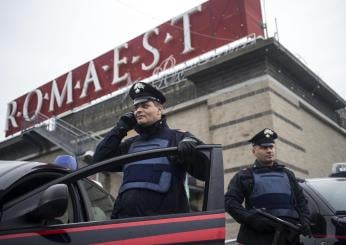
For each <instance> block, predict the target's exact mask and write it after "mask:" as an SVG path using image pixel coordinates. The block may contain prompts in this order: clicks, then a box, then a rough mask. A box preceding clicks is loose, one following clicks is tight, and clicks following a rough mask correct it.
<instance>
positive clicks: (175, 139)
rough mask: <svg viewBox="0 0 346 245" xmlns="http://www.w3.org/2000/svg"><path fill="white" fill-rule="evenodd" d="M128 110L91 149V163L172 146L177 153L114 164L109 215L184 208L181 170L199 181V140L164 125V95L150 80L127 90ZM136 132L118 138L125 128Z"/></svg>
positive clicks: (201, 176) (202, 161) (201, 170)
mask: <svg viewBox="0 0 346 245" xmlns="http://www.w3.org/2000/svg"><path fill="white" fill-rule="evenodd" d="M129 95H130V97H131V98H132V99H133V106H134V111H133V112H129V113H126V114H124V115H123V116H121V117H120V119H119V121H118V122H117V124H116V126H115V127H114V128H113V129H112V130H111V131H110V132H109V133H108V134H107V135H106V136H105V137H104V139H103V140H102V141H101V142H100V143H99V145H98V146H97V148H96V151H95V154H94V159H93V162H99V161H101V160H104V159H107V158H111V157H115V156H119V155H122V154H127V153H134V152H139V151H145V150H150V149H157V148H166V147H172V146H177V147H178V152H179V157H177V158H168V157H161V158H154V159H148V160H141V161H136V162H131V163H128V164H126V165H125V166H124V167H123V168H119V167H117V166H114V169H113V170H114V171H123V172H124V177H123V182H122V185H121V187H120V189H119V194H118V197H117V200H116V202H115V204H114V208H113V213H112V218H113V219H116V218H127V217H138V216H148V215H159V214H173V213H183V212H189V211H190V208H189V202H188V199H187V194H186V191H185V188H184V181H185V178H186V173H187V172H188V173H190V174H191V175H192V176H194V177H196V178H199V179H201V180H203V179H204V178H205V176H204V175H205V167H206V162H205V161H206V160H205V159H204V158H203V156H202V154H199V153H198V151H197V150H196V146H197V145H199V144H202V141H201V140H199V139H197V138H196V137H195V136H193V135H192V134H191V133H189V132H184V131H181V130H174V129H170V128H169V127H168V125H167V123H166V118H165V116H164V115H163V104H164V103H165V101H166V98H165V96H164V95H163V94H162V93H161V92H160V91H159V90H157V89H156V88H154V87H153V86H151V85H150V84H147V83H143V82H137V83H135V84H134V85H133V86H132V87H131V89H130V92H129ZM132 129H134V130H135V131H136V132H137V133H138V135H136V136H134V137H131V138H128V139H126V140H124V141H122V139H123V138H124V137H125V136H126V135H127V132H128V131H129V130H132Z"/></svg>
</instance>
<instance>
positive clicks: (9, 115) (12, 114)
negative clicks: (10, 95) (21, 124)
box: [5, 101, 18, 131]
mask: <svg viewBox="0 0 346 245" xmlns="http://www.w3.org/2000/svg"><path fill="white" fill-rule="evenodd" d="M11 108H12V111H11ZM16 112H17V102H16V101H12V102H10V103H8V104H7V119H6V124H5V131H7V130H8V127H9V126H8V122H9V121H10V122H11V126H12V127H14V128H16V127H18V124H17V122H16V119H15V118H14V117H15V116H16Z"/></svg>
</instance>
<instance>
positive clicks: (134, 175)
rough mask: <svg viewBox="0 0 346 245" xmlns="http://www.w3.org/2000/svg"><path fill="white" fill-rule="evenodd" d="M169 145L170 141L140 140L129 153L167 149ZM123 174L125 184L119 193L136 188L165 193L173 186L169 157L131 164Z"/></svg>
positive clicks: (127, 165)
mask: <svg viewBox="0 0 346 245" xmlns="http://www.w3.org/2000/svg"><path fill="white" fill-rule="evenodd" d="M168 145H169V140H168V139H160V138H153V139H150V140H142V139H139V140H138V141H135V142H133V143H132V144H131V146H130V148H129V151H128V153H135V152H140V151H146V150H153V149H158V148H165V147H168ZM123 172H124V177H123V183H122V185H121V187H120V189H119V193H122V192H124V191H126V190H128V189H134V188H141V189H148V190H153V191H157V192H161V193H164V192H167V191H168V189H169V188H170V186H171V181H172V170H171V167H170V163H169V160H168V158H167V157H158V158H152V159H146V160H140V161H136V162H131V163H129V164H126V165H125V166H124V168H123Z"/></svg>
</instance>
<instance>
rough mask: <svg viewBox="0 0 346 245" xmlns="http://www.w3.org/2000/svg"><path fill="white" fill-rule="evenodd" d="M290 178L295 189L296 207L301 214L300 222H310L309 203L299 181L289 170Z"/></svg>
mask: <svg viewBox="0 0 346 245" xmlns="http://www.w3.org/2000/svg"><path fill="white" fill-rule="evenodd" d="M287 172H288V176H289V178H290V182H291V185H292V187H293V193H294V197H295V202H296V203H295V205H296V208H297V210H298V213H299V216H300V217H299V218H300V222H301V223H304V222H309V217H310V212H309V209H308V201H307V199H306V197H305V196H304V193H303V190H302V188H301V187H300V185H299V184H298V181H297V179H296V177H295V175H294V173H293V172H292V171H289V170H287Z"/></svg>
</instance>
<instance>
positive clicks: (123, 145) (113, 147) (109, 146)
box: [93, 129, 130, 171]
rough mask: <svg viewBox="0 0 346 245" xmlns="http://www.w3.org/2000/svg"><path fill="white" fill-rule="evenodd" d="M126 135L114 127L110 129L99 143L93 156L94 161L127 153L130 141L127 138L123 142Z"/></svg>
mask: <svg viewBox="0 0 346 245" xmlns="http://www.w3.org/2000/svg"><path fill="white" fill-rule="evenodd" d="M124 137H125V135H123V134H120V133H119V132H118V131H117V130H114V129H112V130H111V131H109V132H108V133H107V134H106V136H105V137H104V138H103V140H102V141H101V142H100V143H99V144H98V145H97V147H96V149H95V153H94V156H93V163H97V162H100V161H102V160H105V159H109V158H112V157H116V156H120V155H122V154H126V153H127V151H128V147H129V145H130V141H129V140H127V141H125V142H121V141H122V139H123V138H124ZM115 171H120V170H115Z"/></svg>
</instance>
